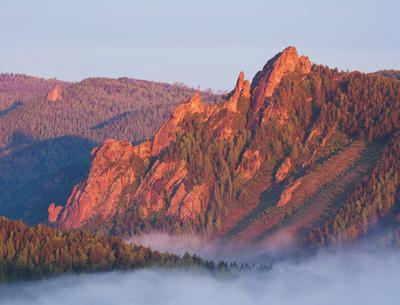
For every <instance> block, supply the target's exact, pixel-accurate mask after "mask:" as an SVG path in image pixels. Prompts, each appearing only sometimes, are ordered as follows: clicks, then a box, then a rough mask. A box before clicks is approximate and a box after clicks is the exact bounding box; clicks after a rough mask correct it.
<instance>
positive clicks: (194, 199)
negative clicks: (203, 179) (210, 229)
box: [168, 183, 210, 221]
mask: <svg viewBox="0 0 400 305" xmlns="http://www.w3.org/2000/svg"><path fill="white" fill-rule="evenodd" d="M209 199H210V192H209V190H208V185H207V184H206V183H203V184H201V185H196V186H195V187H194V188H193V189H192V190H191V191H190V192H189V193H187V192H186V187H185V185H184V184H183V183H182V184H180V186H179V188H178V190H177V191H176V193H175V195H174V197H173V198H172V200H171V204H170V207H169V210H168V215H170V216H175V217H178V218H179V219H181V220H185V221H187V220H191V221H196V220H197V218H198V215H199V214H200V213H201V212H204V211H205V210H206V209H207V207H208V202H209Z"/></svg>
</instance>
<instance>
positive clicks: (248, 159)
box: [237, 149, 261, 180]
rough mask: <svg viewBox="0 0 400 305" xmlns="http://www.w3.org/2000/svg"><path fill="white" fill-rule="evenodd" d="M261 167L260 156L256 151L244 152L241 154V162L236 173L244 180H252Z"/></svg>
mask: <svg viewBox="0 0 400 305" xmlns="http://www.w3.org/2000/svg"><path fill="white" fill-rule="evenodd" d="M260 167H261V156H260V152H259V151H258V150H255V151H252V150H250V149H248V150H246V151H245V153H244V154H243V158H242V162H240V165H239V167H238V169H237V173H238V174H239V175H241V177H242V178H243V179H244V180H249V179H251V178H253V176H254V175H255V174H256V172H257V171H258V170H259V169H260Z"/></svg>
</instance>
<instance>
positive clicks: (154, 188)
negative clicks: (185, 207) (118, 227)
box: [133, 161, 187, 218]
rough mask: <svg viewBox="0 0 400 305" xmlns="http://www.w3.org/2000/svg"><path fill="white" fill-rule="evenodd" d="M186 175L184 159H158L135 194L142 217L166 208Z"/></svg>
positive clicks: (134, 199)
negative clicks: (167, 160) (180, 160)
mask: <svg viewBox="0 0 400 305" xmlns="http://www.w3.org/2000/svg"><path fill="white" fill-rule="evenodd" d="M186 175H187V168H186V164H185V162H183V161H182V162H179V163H174V162H169V163H165V162H161V161H156V163H155V164H154V165H153V166H152V168H151V170H150V171H149V172H148V173H147V175H146V176H145V177H144V179H143V181H142V183H141V184H140V186H139V187H138V189H137V190H136V192H135V194H134V196H133V202H135V204H138V205H139V213H140V215H141V217H143V218H146V217H147V216H148V215H150V214H151V213H152V212H158V211H160V210H161V209H162V208H164V207H165V204H166V202H167V201H170V200H171V199H172V198H173V196H174V190H176V189H178V187H179V186H180V184H181V183H182V182H183V180H184V178H185V177H186ZM178 195H179V194H178Z"/></svg>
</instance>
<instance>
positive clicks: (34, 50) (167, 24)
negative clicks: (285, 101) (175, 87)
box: [0, 0, 400, 89]
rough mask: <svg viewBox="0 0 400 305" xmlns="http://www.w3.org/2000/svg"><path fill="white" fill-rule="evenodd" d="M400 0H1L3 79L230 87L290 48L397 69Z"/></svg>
mask: <svg viewBox="0 0 400 305" xmlns="http://www.w3.org/2000/svg"><path fill="white" fill-rule="evenodd" d="M399 12H400V1H398V0H379V1H371V0H364V1H361V0H347V1H345V0H343V1H342V0H336V1H333V0H332V1H324V0H318V1H317V0H297V1H295V0H283V1H282V0H281V1H278V0H275V1H266V0H264V1H261V0H241V1H235V0H202V1H190V0H186V1H180V0H169V1H166V0H164V1H161V0H147V1H146V0H142V1H128V0H109V1H106V0H0V34H1V35H0V41H1V44H0V73H2V72H14V73H25V74H30V75H37V76H43V77H57V78H59V79H64V80H80V79H82V78H85V77H89V76H108V77H120V76H129V77H134V78H140V79H149V80H157V81H166V82H175V81H178V82H184V83H186V84H189V85H191V86H195V87H197V86H198V85H200V86H201V88H203V89H206V88H213V89H231V88H232V86H233V85H234V82H235V79H236V76H237V74H238V72H239V71H240V70H244V71H245V74H246V77H247V78H249V79H251V78H252V77H253V75H254V73H255V72H256V71H257V70H259V69H260V68H261V67H262V66H263V65H264V63H265V62H266V61H267V60H268V59H269V58H270V57H272V56H273V55H274V54H275V53H277V52H278V51H280V50H281V49H283V48H285V47H286V46H288V45H294V46H296V47H297V48H298V50H299V53H301V54H306V55H308V56H310V58H311V59H312V60H313V61H314V62H317V63H323V64H327V65H329V66H332V67H339V68H340V69H344V70H347V69H349V70H354V69H356V70H362V71H368V72H369V71H374V70H378V69H383V68H395V69H400V25H399Z"/></svg>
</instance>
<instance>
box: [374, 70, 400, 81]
mask: <svg viewBox="0 0 400 305" xmlns="http://www.w3.org/2000/svg"><path fill="white" fill-rule="evenodd" d="M375 74H377V75H380V76H384V77H389V78H394V79H398V80H400V71H399V70H381V71H378V72H375Z"/></svg>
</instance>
